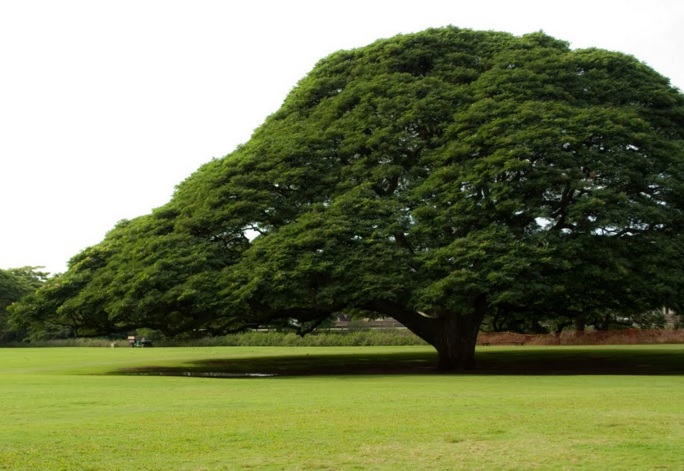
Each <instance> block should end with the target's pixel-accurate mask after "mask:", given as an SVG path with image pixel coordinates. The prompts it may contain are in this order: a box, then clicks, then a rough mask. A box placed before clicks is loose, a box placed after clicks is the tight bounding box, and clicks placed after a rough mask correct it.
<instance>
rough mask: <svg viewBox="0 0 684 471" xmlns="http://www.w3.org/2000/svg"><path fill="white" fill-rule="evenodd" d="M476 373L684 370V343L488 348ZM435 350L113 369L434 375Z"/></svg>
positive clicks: (229, 374) (226, 374) (228, 374)
mask: <svg viewBox="0 0 684 471" xmlns="http://www.w3.org/2000/svg"><path fill="white" fill-rule="evenodd" d="M476 358H477V367H476V368H475V369H474V370H469V371H465V372H457V373H465V374H473V375H684V347H682V346H676V347H673V348H671V349H648V348H645V349H644V348H634V349H630V348H628V349H623V348H616V349H610V348H585V347H578V348H563V349H554V348H544V349H535V348H532V349H527V348H512V349H494V348H492V349H491V350H489V349H484V350H480V351H479V352H478V354H477V357H476ZM436 364H437V355H436V354H435V353H432V352H407V353H382V352H380V353H373V352H372V351H369V352H364V353H358V352H354V353H350V354H318V353H317V354H302V355H292V356H258V357H251V358H224V359H208V360H200V361H196V362H193V363H190V364H188V365H184V366H173V367H162V366H152V365H151V366H145V367H137V368H127V369H122V370H119V371H117V372H115V374H126V375H155V376H191V377H213V378H255V377H283V376H286V377H292V376H345V375H435V374H449V372H447V373H445V372H443V371H440V370H439V369H438V368H437V366H436Z"/></svg>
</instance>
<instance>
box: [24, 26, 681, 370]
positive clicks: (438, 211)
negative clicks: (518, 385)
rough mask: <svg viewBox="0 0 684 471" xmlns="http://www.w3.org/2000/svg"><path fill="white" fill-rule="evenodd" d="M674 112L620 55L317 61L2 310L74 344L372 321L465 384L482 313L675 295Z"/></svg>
mask: <svg viewBox="0 0 684 471" xmlns="http://www.w3.org/2000/svg"><path fill="white" fill-rule="evenodd" d="M683 144H684V96H683V95H682V94H681V92H680V91H679V90H677V89H675V88H673V87H671V86H670V84H669V81H668V80H667V79H666V78H664V77H662V76H661V75H659V74H658V73H657V72H655V71H654V70H652V69H651V68H649V67H648V66H646V65H645V64H643V63H641V62H639V61H638V60H637V59H635V58H634V57H631V56H627V55H624V54H621V53H616V52H608V51H604V50H599V49H583V50H573V49H571V48H570V47H569V46H568V44H567V43H566V42H563V41H559V40H557V39H554V38H552V37H549V36H548V35H546V34H544V33H533V34H529V35H525V36H522V37H516V36H513V35H510V34H506V33H498V32H478V31H471V30H464V29H459V28H455V27H447V28H441V29H431V30H427V31H424V32H421V33H417V34H410V35H401V36H397V37H394V38H390V39H383V40H379V41H377V42H375V43H373V44H371V45H369V46H367V47H363V48H359V49H355V50H349V51H340V52H337V53H334V54H332V55H330V56H329V57H326V58H325V59H323V60H321V61H320V62H319V63H318V64H317V65H316V66H315V67H314V69H313V70H312V71H311V72H310V73H309V74H308V75H307V76H306V77H304V78H303V79H302V80H301V81H300V82H299V83H298V84H297V85H296V87H295V88H294V89H293V90H292V92H291V93H290V94H289V96H288V97H287V98H286V100H285V101H284V103H283V105H282V106H281V108H280V109H279V110H277V111H276V112H275V113H274V114H273V115H271V116H269V117H268V118H267V119H266V121H265V122H264V124H263V125H262V126H261V127H259V128H258V129H257V130H256V131H255V132H254V134H253V136H252V138H251V139H250V140H249V141H248V142H247V143H245V144H244V145H242V146H240V147H239V148H238V149H236V150H235V151H234V152H232V153H231V154H229V155H227V156H226V157H224V158H221V159H215V160H212V161H211V162H209V163H207V164H206V165H204V166H203V167H201V168H200V169H199V170H198V171H197V172H195V173H194V174H193V175H191V176H190V177H189V178H188V179H187V180H185V181H184V182H182V183H181V184H180V185H179V186H178V188H177V190H176V192H175V194H174V196H173V198H172V199H171V201H170V202H169V203H168V204H166V205H165V206H163V207H161V208H158V209H157V210H155V211H153V212H152V213H151V214H149V215H146V216H142V217H139V218H137V219H134V220H132V221H122V222H121V223H119V224H118V225H117V226H116V227H115V228H114V229H113V230H112V231H111V232H110V233H109V234H108V235H107V236H106V238H105V239H104V240H103V241H102V242H101V243H100V244H98V245H96V246H93V247H90V248H88V249H86V250H84V251H83V252H82V253H80V254H78V255H77V256H76V257H74V258H73V259H72V260H71V262H70V265H69V270H68V271H67V272H66V273H65V274H63V275H62V276H60V277H58V278H56V279H54V280H51V282H49V283H47V284H46V285H45V286H44V287H43V288H42V289H41V290H40V291H39V292H38V293H37V294H36V295H35V296H33V297H31V298H30V299H28V300H27V301H26V302H25V303H23V304H22V305H21V306H19V307H18V308H17V312H21V313H22V315H25V316H33V318H35V319H42V320H47V321H49V322H55V323H60V324H63V325H70V326H73V327H74V328H77V329H79V331H80V332H81V333H84V334H93V335H94V334H102V333H112V332H123V331H126V330H128V329H131V328H135V327H150V328H154V329H159V330H161V331H163V332H165V333H167V334H169V335H179V334H181V333H188V332H195V333H197V334H198V335H199V334H202V335H204V334H222V333H226V332H231V331H235V330H240V329H244V328H249V327H257V326H261V325H273V324H277V323H282V324H291V325H295V326H297V328H299V329H301V330H302V331H306V330H308V329H310V328H313V327H315V326H316V325H317V324H318V323H320V322H321V321H322V320H324V319H326V318H328V317H329V316H330V315H331V314H334V313H337V312H352V311H353V312H366V313H368V315H380V316H388V317H393V318H395V319H397V320H398V321H400V322H401V323H403V324H404V325H405V326H406V327H408V328H409V329H410V330H412V331H413V332H415V333H416V334H417V335H419V336H420V337H422V338H423V339H425V340H426V341H427V342H429V343H430V344H432V345H434V346H435V348H436V349H437V351H438V353H439V358H440V365H441V366H442V367H443V368H446V369H453V368H469V367H472V365H473V352H474V346H475V342H476V336H477V332H478V329H479V327H480V325H481V323H482V321H483V319H484V317H485V316H486V315H491V314H496V315H499V316H507V315H510V316H513V315H515V316H524V317H525V318H529V319H544V318H548V317H551V316H565V317H568V318H574V317H579V316H589V315H594V314H596V313H603V312H621V313H624V314H625V315H626V314H629V313H639V312H644V311H647V310H650V309H654V308H660V307H663V306H667V307H670V308H673V309H678V308H679V306H680V304H681V301H682V298H681V293H683V292H684V289H683V288H684V286H683V285H684V276H683V274H682V267H683V266H684V265H683V264H682V262H683V260H682V258H683V255H682V254H684V250H683V249H684V244H683V242H684V241H683V239H682V229H683V228H684V225H683V223H684V213H683V211H684V187H683V185H684V145H683Z"/></svg>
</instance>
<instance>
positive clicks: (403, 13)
mask: <svg viewBox="0 0 684 471" xmlns="http://www.w3.org/2000/svg"><path fill="white" fill-rule="evenodd" d="M449 24H452V25H454V26H458V27H463V28H471V29H482V30H498V31H507V32H511V33H514V34H524V33H529V32H534V31H539V30H544V31H545V32H546V33H548V34H550V35H552V36H554V37H556V38H558V39H563V40H566V41H569V42H570V43H571V46H572V47H574V48H583V47H600V48H604V49H610V50H618V51H622V52H626V53H629V54H633V55H634V56H636V57H637V58H639V59H641V60H642V61H644V62H646V63H647V64H649V65H650V66H652V67H653V68H654V69H656V70H657V71H659V72H660V73H662V74H663V75H665V76H667V77H669V78H670V79H671V80H672V83H673V85H675V86H677V87H679V88H680V89H684V60H683V59H682V57H683V55H684V48H683V47H682V46H684V2H682V1H681V0H648V1H646V0H642V1H630V0H622V1H618V0H592V1H585V0H574V1H563V2H559V1H555V0H543V1H528V0H515V1H513V0H508V1H495V0H490V1H487V0H467V1H461V0H450V1H449V0H444V1H439V0H419V1H418V0H411V1H404V0H387V1H385V0H375V1H374V0H345V1H335V2H332V1H325V0H311V1H305V0H272V1H271V0H261V1H259V0H249V1H248V0H242V1H230V0H224V1H213V0H201V1H191V0H187V1H176V0H159V1H155V0H148V1H146V0H83V1H75V0H60V1H54V0H44V1H40V0H0V215H1V218H0V268H11V267H20V266H25V265H31V266H44V267H46V270H48V271H51V272H61V271H64V270H65V269H66V263H67V261H68V259H69V258H71V257H72V256H73V255H75V254H77V253H78V252H80V251H81V250H82V249H84V248H86V247H88V246H90V245H93V244H96V243H98V242H99V241H101V240H102V238H103V237H104V235H105V233H106V232H107V231H108V230H110V229H111V228H112V227H113V226H114V224H115V223H116V222H117V221H119V220H121V219H124V218H125V219H131V218H133V217H136V216H139V215H141V214H146V213H148V212H150V210H151V209H152V208H155V207H158V206H161V205H163V204H164V203H166V202H167V201H168V200H169V199H170V197H171V195H172V193H173V190H174V187H175V185H176V184H178V183H179V182H181V181H182V180H184V179H185V178H186V177H188V176H189V175H190V174H191V173H192V172H193V171H194V170H196V169H197V168H198V167H199V166H200V165H201V164H203V163H205V162H207V161H209V160H211V158H212V157H221V156H224V155H226V154H228V153H230V152H231V151H232V150H233V149H234V148H235V146H236V145H238V144H240V143H243V142H246V141H248V140H249V138H250V135H251V133H252V131H253V130H254V129H255V128H256V127H258V126H259V125H260V124H261V123H262V122H263V121H264V119H265V118H266V116H268V115H269V114H271V113H273V112H275V111H276V110H277V109H278V108H279V107H280V104H281V103H282V101H283V100H284V99H285V97H286V95H287V93H288V92H289V91H290V90H291V89H292V87H293V86H294V85H295V84H296V83H297V81H298V80H299V79H301V78H302V77H303V76H304V75H305V74H306V73H307V72H309V71H310V70H311V68H312V67H313V66H314V64H315V63H316V62H317V61H318V60H319V59H320V58H322V57H324V56H326V55H328V54H330V53H332V52H335V51H337V50H339V49H349V48H354V47H360V46H364V45H366V44H369V43H371V42H373V41H374V40H376V39H378V38H381V37H390V36H394V35H396V34H399V33H410V32H416V31H421V30H423V29H426V28H429V27H439V26H445V25H449Z"/></svg>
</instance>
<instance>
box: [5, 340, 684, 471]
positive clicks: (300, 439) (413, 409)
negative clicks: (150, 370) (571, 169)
mask: <svg viewBox="0 0 684 471" xmlns="http://www.w3.org/2000/svg"><path fill="white" fill-rule="evenodd" d="M549 354H550V355H557V360H558V361H559V362H564V361H569V359H575V360H577V359H578V358H585V359H586V358H589V360H591V359H592V358H602V359H603V361H604V362H608V363H609V364H610V363H611V361H609V360H610V359H613V360H612V363H614V364H624V362H625V361H626V360H631V361H632V363H634V364H642V365H651V367H652V368H655V370H653V372H656V373H657V372H659V371H660V373H661V374H656V375H654V374H648V373H649V371H645V370H647V369H648V367H647V366H641V367H639V370H638V371H635V373H637V374H633V375H632V374H625V371H619V374H613V375H603V374H596V372H595V371H592V372H591V374H588V375H585V374H576V373H577V372H576V371H573V372H571V373H572V374H567V371H566V372H564V373H563V374H559V375H553V374H524V372H521V371H518V370H516V368H514V367H513V366H515V365H518V367H519V366H520V365H523V366H524V365H531V364H533V363H534V359H535V358H537V359H539V358H544V357H545V356H548V355H549ZM307 355H308V357H309V358H310V360H311V363H312V364H313V365H314V367H315V368H316V369H318V368H320V367H321V365H325V364H326V359H327V360H330V364H332V365H333V366H332V368H333V369H334V368H335V366H334V365H335V364H340V363H343V362H344V360H345V359H346V361H347V362H349V363H354V362H357V361H358V362H360V363H362V364H367V363H369V362H372V361H373V358H375V361H376V362H377V364H378V365H380V366H382V365H385V364H386V362H387V361H390V360H399V361H405V362H408V363H407V364H409V365H411V364H413V365H415V364H421V363H422V362H423V361H425V360H429V359H430V358H431V356H432V355H433V354H432V352H431V351H430V350H429V349H427V348H423V347H387V348H381V347H378V348H298V349H297V348H294V349H293V348H174V349H170V348H169V349H166V348H159V349H157V348H153V349H85V348H80V349H69V348H64V349H0V382H1V384H2V387H1V388H0V404H2V413H3V415H2V426H1V427H0V469H8V470H9V469H12V470H21V469H25V470H29V469H30V470H36V469H47V470H50V469H66V470H70V469H74V470H76V469H78V470H85V469H92V470H112V469H129V468H131V469H132V468H138V469H142V468H144V469H152V470H171V469H174V470H175V469H178V470H212V469H250V468H251V469H469V470H470V469H502V470H514V469H519V470H524V469H525V470H526V469H543V470H546V469H559V470H560V469H596V470H606V469H611V470H616V469H617V470H620V469H625V470H627V469H629V470H635V469H636V470H639V469H670V470H679V469H682V467H683V466H682V465H683V463H684V459H683V458H682V456H684V428H683V427H682V426H681V424H682V423H684V376H683V375H682V361H683V359H682V357H683V356H684V347H682V346H666V347H665V346H663V347H630V348H617V347H611V348H610V349H608V348H599V349H588V348H583V349H575V350H573V349H565V350H563V349H560V350H558V349H556V350H553V349H552V350H548V349H544V348H540V347H537V348H527V347H511V348H485V349H482V351H481V354H480V360H481V363H483V364H486V365H487V368H489V370H487V369H485V370H484V374H482V372H481V373H480V374H474V375H443V374H435V373H432V372H430V373H427V374H396V373H395V374H370V373H369V374H364V375H360V376H358V375H347V374H332V375H314V376H286V377H272V378H256V379H210V378H189V377H177V376H135V375H130V374H128V375H117V374H112V373H116V372H120V371H121V370H127V371H129V372H130V369H131V368H138V367H149V366H155V367H167V368H171V367H179V368H181V369H183V370H184V371H194V370H193V369H195V368H203V369H205V370H206V368H207V366H208V365H212V364H214V365H220V366H221V368H224V370H225V371H228V370H229V369H230V366H229V365H233V367H236V366H237V367H238V370H234V371H246V370H247V369H249V368H247V367H246V366H248V365H250V364H253V365H255V366H257V365H258V366H259V367H261V368H263V367H265V366H266V365H268V364H269V361H266V360H264V358H266V359H278V358H281V357H289V358H290V359H295V358H296V357H297V356H303V357H305V358H306V357H307ZM345 355H346V356H345ZM241 358H242V359H243V360H242V361H239V360H240V359H241ZM249 358H255V359H253V360H248V359H249ZM411 358H413V359H414V362H413V363H412V362H411V361H410V360H411ZM645 359H647V360H648V363H644V360H645ZM279 361H280V360H279ZM290 361H294V360H290ZM212 362H213V363H212ZM286 363H287V362H286ZM295 363H296V362H295ZM588 363H590V362H588ZM277 364H279V365H280V366H281V367H282V365H283V363H282V361H280V363H277ZM298 365H299V367H300V368H301V367H302V363H301V361H300V362H299V363H298ZM497 365H498V366H497ZM501 365H504V366H501ZM495 367H496V368H503V370H501V369H499V370H498V371H493V370H492V368H495ZM504 370H507V371H508V372H509V373H511V374H502V373H504ZM536 373H540V371H539V370H537V371H536ZM663 373H664V374H663Z"/></svg>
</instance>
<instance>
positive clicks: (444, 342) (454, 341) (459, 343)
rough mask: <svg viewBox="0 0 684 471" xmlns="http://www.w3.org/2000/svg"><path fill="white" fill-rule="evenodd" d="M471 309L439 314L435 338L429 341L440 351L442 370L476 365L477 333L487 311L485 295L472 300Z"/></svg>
mask: <svg viewBox="0 0 684 471" xmlns="http://www.w3.org/2000/svg"><path fill="white" fill-rule="evenodd" d="M471 304H472V310H471V312H469V313H466V314H457V313H453V312H450V313H445V314H444V315H442V316H440V317H439V318H438V319H437V321H438V326H437V329H436V332H435V337H434V340H433V341H432V342H430V344H431V345H432V346H433V347H435V349H436V350H437V355H438V357H439V369H440V370H443V371H455V370H472V369H474V368H475V345H476V344H477V334H478V332H479V330H480V325H481V324H482V321H483V319H484V316H485V314H486V310H487V303H486V297H485V296H484V295H479V296H476V297H474V298H473V300H472V303H471Z"/></svg>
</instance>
